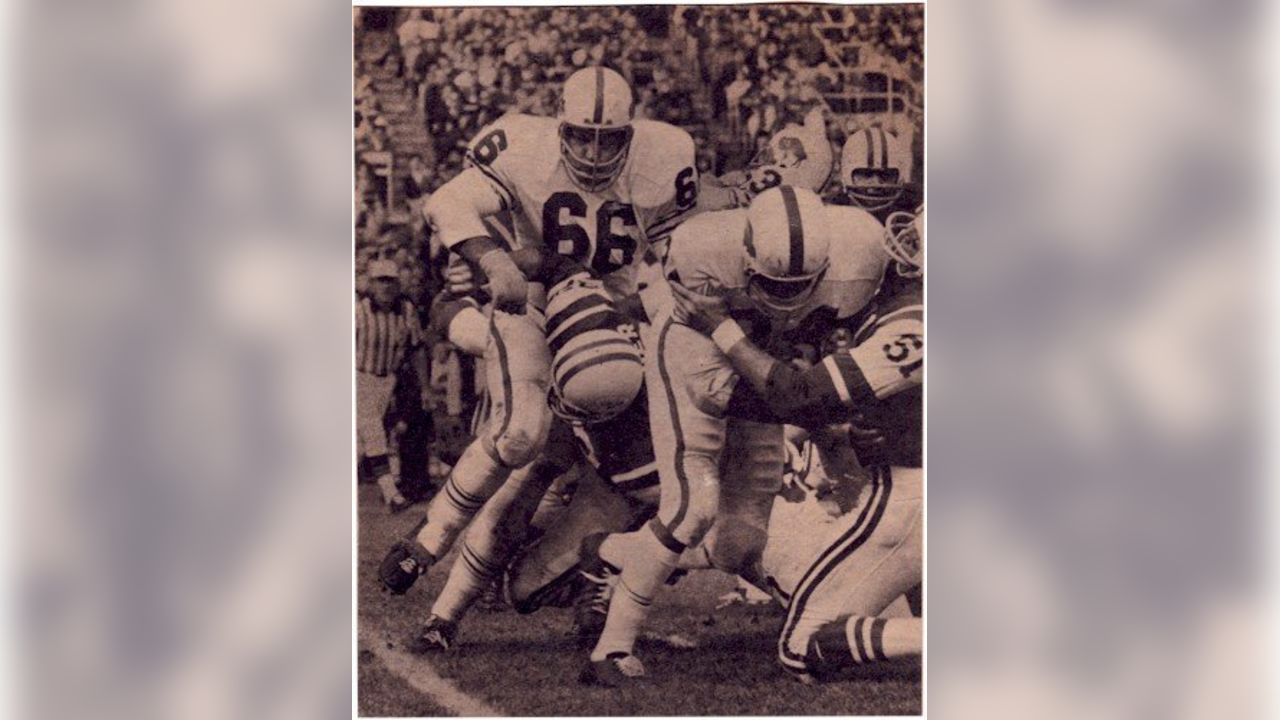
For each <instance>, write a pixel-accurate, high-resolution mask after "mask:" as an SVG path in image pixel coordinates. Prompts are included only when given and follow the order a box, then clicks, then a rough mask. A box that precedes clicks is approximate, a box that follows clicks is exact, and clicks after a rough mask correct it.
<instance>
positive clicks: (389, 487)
mask: <svg viewBox="0 0 1280 720" xmlns="http://www.w3.org/2000/svg"><path fill="white" fill-rule="evenodd" d="M378 489H379V490H381V491H382V500H383V501H384V502H388V503H389V502H391V500H392V498H394V497H395V496H397V495H399V494H400V489H399V488H397V487H396V476H395V475H392V474H391V473H386V474H384V475H379V476H378Z"/></svg>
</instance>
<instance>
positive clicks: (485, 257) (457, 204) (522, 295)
mask: <svg viewBox="0 0 1280 720" xmlns="http://www.w3.org/2000/svg"><path fill="white" fill-rule="evenodd" d="M499 139H500V140H501V142H499V141H498V140H499ZM505 147H506V134H505V133H504V132H503V131H502V130H501V129H498V130H492V131H489V132H486V133H484V134H482V135H481V138H480V139H479V140H477V141H475V142H474V143H472V147H471V149H470V150H469V151H468V153H467V160H468V162H469V167H467V168H466V169H465V170H463V171H462V172H460V173H458V174H457V175H456V176H454V177H453V179H451V180H450V181H449V182H447V183H445V184H444V185H443V186H441V187H440V189H439V190H437V191H436V192H435V193H433V194H432V195H431V198H430V199H429V200H428V201H427V202H426V204H425V205H423V209H422V212H423V214H424V215H425V216H426V219H427V222H428V223H430V224H431V228H432V231H433V232H434V233H435V235H436V236H437V237H439V238H440V241H441V242H442V243H443V244H444V246H445V247H446V248H448V249H449V250H452V251H453V252H456V253H458V254H459V255H461V256H462V257H463V258H465V259H466V260H468V261H469V262H472V263H475V264H476V265H478V266H479V267H480V268H481V269H482V270H484V273H485V275H487V276H488V278H489V293H490V295H492V296H493V301H494V305H495V307H497V308H498V309H500V310H505V311H507V312H515V313H520V312H523V311H524V304H525V300H526V295H527V292H528V284H527V283H526V282H525V279H524V275H522V274H521V273H520V270H519V269H518V268H517V267H516V265H515V263H514V262H512V260H511V258H510V256H509V255H508V254H507V252H506V251H505V250H503V249H502V247H501V245H500V244H499V243H498V242H497V241H496V240H495V239H494V238H493V237H491V235H490V232H489V229H488V228H487V227H486V226H485V224H484V220H483V219H484V218H485V217H488V216H491V215H496V214H497V213H499V212H501V211H503V210H507V209H510V208H511V207H512V205H513V204H514V195H512V193H511V191H510V189H509V188H508V187H507V183H506V181H505V180H504V178H503V177H502V175H501V174H500V173H499V172H498V170H497V169H496V168H494V167H493V165H492V162H493V160H494V158H495V157H496V156H497V154H498V152H500V151H501V149H505Z"/></svg>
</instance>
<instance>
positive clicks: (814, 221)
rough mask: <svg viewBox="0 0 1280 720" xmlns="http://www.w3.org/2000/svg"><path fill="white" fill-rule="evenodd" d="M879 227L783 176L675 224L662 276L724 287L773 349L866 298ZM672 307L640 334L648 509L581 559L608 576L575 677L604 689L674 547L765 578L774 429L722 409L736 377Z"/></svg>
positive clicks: (777, 448)
mask: <svg viewBox="0 0 1280 720" xmlns="http://www.w3.org/2000/svg"><path fill="white" fill-rule="evenodd" d="M882 233H883V227H882V226H881V225H880V224H879V223H878V222H876V220H875V219H874V218H872V217H871V216H870V215H868V214H866V213H865V212H863V211H861V210H858V209H856V208H848V207H835V206H824V205H823V204H822V201H821V200H820V199H819V198H818V196H817V195H815V194H814V193H813V192H811V191H808V190H804V189H800V188H793V187H790V186H782V187H779V188H773V189H770V190H767V191H765V192H763V193H761V194H759V195H758V196H756V198H755V200H753V201H752V203H751V205H750V207H749V208H746V209H735V210H726V211H720V212H711V213H705V214H702V215H699V216H698V217H696V218H694V219H692V220H690V221H688V222H686V223H685V224H683V225H682V226H680V227H679V228H678V229H677V230H676V233H675V235H674V236H673V238H672V243H671V248H670V254H669V256H668V258H667V262H666V274H667V278H668V279H669V280H670V281H672V283H673V285H674V284H675V283H681V284H683V285H685V286H686V287H691V288H694V289H695V290H696V291H697V292H703V293H707V294H716V295H719V296H723V297H724V298H725V300H726V302H727V303H728V306H729V307H731V308H733V312H734V314H735V316H736V317H739V318H741V319H742V322H744V323H746V324H748V325H749V326H750V328H751V332H752V335H753V337H755V338H756V339H757V340H758V341H759V342H760V343H761V344H762V345H764V346H766V347H769V348H770V349H771V350H772V351H774V352H777V353H778V354H780V355H785V354H787V352H788V351H789V349H791V348H792V347H793V346H794V344H795V343H797V342H800V341H801V340H803V339H804V338H806V337H814V336H824V335H825V331H826V329H828V328H829V327H830V326H831V325H832V324H833V323H834V322H837V321H839V320H842V319H847V318H849V317H851V316H853V314H854V313H856V312H857V311H858V310H860V309H861V308H862V307H863V305H864V304H865V303H866V301H867V300H868V299H869V298H870V297H871V295H872V293H873V292H874V291H875V288H876V285H877V283H878V282H879V280H880V278H881V276H882V275H883V273H884V267H885V263H886V262H887V259H888V258H887V257H886V255H885V253H884V251H883V250H882V249H881V243H880V236H881V234H882ZM671 309H672V308H671V306H666V307H660V308H658V309H657V315H656V317H655V332H656V334H657V340H656V342H654V343H646V347H648V348H649V351H648V352H647V354H646V357H645V384H646V388H647V392H648V396H649V408H650V430H651V432H652V434H653V442H654V450H655V454H656V457H657V461H658V473H659V478H660V482H661V499H660V502H659V509H658V515H657V517H655V518H654V520H653V521H651V522H650V523H648V524H647V525H646V526H645V527H643V528H641V529H639V530H637V531H635V532H632V533H627V534H623V535H611V536H609V537H607V538H605V539H603V540H602V541H599V543H598V545H595V546H594V547H592V548H591V549H592V550H594V553H593V556H592V557H588V558H584V564H586V565H587V567H588V570H589V571H591V572H593V573H594V574H605V573H609V572H620V575H619V577H618V579H617V583H616V588H615V590H614V592H613V597H612V599H611V601H610V604H609V611H608V618H607V620H606V622H605V624H604V628H603V631H602V632H601V635H600V639H599V641H598V642H597V643H596V646H595V648H594V649H593V651H592V653H591V662H590V663H589V664H588V665H587V667H586V668H585V669H584V671H583V673H582V676H581V680H582V681H583V682H587V683H593V684H603V685H610V686H612V685H618V684H622V683H624V682H626V681H627V679H629V678H634V677H638V676H640V675H643V674H644V668H643V665H642V664H641V663H640V661H639V659H638V658H636V657H635V656H634V655H633V654H632V651H633V648H634V644H635V638H636V635H637V633H638V631H639V627H640V625H641V623H642V622H643V620H644V618H645V615H646V613H647V609H648V607H649V605H650V604H651V603H652V601H653V596H654V593H655V591H656V590H657V588H658V587H659V586H660V585H661V584H662V582H663V581H664V580H666V579H667V577H668V576H669V575H670V574H671V572H672V570H673V569H675V568H676V567H677V564H678V561H679V558H680V555H681V553H683V552H684V551H685V549H686V548H689V547H691V546H696V545H698V544H699V543H700V542H702V541H703V538H704V537H706V538H707V541H706V544H705V545H704V548H705V552H704V555H705V557H706V559H707V560H708V561H709V563H710V564H711V565H713V566H715V567H717V568H720V569H722V570H725V571H728V572H731V573H736V574H739V575H741V576H742V577H744V578H745V579H747V580H748V581H750V582H752V583H753V584H756V585H757V586H759V587H762V588H763V587H764V577H763V573H762V571H761V569H760V566H759V561H760V553H761V550H762V549H763V547H764V545H765V540H766V530H767V526H768V519H769V513H770V510H771V508H772V504H773V496H774V494H775V493H776V492H777V491H778V489H779V485H780V483H781V477H782V461H783V447H782V427H781V425H779V424H777V423H776V422H765V423H760V422H753V421H750V420H740V419H736V418H728V417H727V410H728V406H727V403H728V402H729V399H730V397H731V396H732V394H733V389H734V385H735V383H736V381H737V373H736V372H735V371H734V369H733V367H732V366H731V365H730V364H729V361H728V359H727V358H726V357H725V356H724V354H723V353H722V352H721V351H720V350H719V349H718V348H717V347H716V345H715V344H714V343H713V342H712V341H711V340H710V339H708V338H706V337H704V336H702V335H701V334H699V333H698V332H697V331H696V330H694V329H693V328H691V327H689V326H688V325H685V324H684V323H682V322H681V321H680V320H679V319H677V318H673V317H672V315H671ZM713 523H715V525H716V527H715V530H714V531H713V532H712V534H711V535H710V536H709V535H708V531H709V530H711V528H712V525H713Z"/></svg>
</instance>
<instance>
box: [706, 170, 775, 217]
mask: <svg viewBox="0 0 1280 720" xmlns="http://www.w3.org/2000/svg"><path fill="white" fill-rule="evenodd" d="M782 182H783V176H782V174H781V173H780V172H778V170H777V169H776V168H773V167H760V168H752V169H751V170H745V171H736V172H732V173H726V174H725V175H722V176H721V177H720V178H719V182H703V183H702V185H701V187H700V188H699V190H698V210H699V211H704V212H705V211H709V210H727V209H729V208H739V207H746V206H748V205H750V204H751V200H752V199H753V198H755V196H756V195H759V194H760V193H762V192H764V191H765V190H768V189H769V188H772V187H777V186H778V185H781V184H782Z"/></svg>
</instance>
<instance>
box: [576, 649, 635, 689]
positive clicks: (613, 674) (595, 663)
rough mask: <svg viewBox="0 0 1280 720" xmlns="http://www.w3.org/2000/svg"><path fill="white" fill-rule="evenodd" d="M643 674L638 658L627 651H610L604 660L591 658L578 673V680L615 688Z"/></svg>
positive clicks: (631, 681) (629, 682) (587, 683)
mask: <svg viewBox="0 0 1280 720" xmlns="http://www.w3.org/2000/svg"><path fill="white" fill-rule="evenodd" d="M644 675H645V672H644V664H643V663H641V662H640V658H638V657H636V656H635V655H631V654H629V653H622V652H618V653H610V654H609V657H607V658H605V659H604V660H591V661H589V662H588V663H587V666H586V667H584V668H583V669H582V672H581V673H579V675H578V682H580V683H582V684H583V685H592V686H595V687H607V688H616V687H622V686H623V685H629V684H631V683H634V682H636V681H637V680H639V679H640V678H643V677H644Z"/></svg>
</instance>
